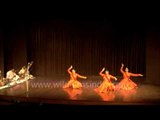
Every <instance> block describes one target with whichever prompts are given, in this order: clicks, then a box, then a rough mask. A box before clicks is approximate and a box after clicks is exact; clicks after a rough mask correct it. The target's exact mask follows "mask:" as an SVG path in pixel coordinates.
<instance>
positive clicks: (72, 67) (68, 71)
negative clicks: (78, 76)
mask: <svg viewBox="0 0 160 120" xmlns="http://www.w3.org/2000/svg"><path fill="white" fill-rule="evenodd" d="M72 68H73V66H72V65H71V66H70V67H69V68H68V70H67V71H68V73H69V74H71V73H72V72H71V71H70V70H71V69H72Z"/></svg>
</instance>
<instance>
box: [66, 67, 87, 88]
mask: <svg viewBox="0 0 160 120" xmlns="http://www.w3.org/2000/svg"><path fill="white" fill-rule="evenodd" d="M72 68H73V67H72V65H71V67H70V68H68V70H67V71H68V73H69V74H70V80H69V82H68V83H67V84H65V85H64V86H63V88H69V87H72V88H81V87H82V84H81V83H80V82H79V81H78V80H77V77H79V78H83V79H87V77H85V76H81V75H79V74H78V73H76V71H75V70H74V69H72ZM71 69H72V70H71Z"/></svg>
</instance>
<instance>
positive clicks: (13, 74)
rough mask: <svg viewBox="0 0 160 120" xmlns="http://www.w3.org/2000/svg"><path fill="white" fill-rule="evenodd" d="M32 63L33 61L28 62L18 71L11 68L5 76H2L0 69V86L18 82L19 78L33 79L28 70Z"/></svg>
mask: <svg viewBox="0 0 160 120" xmlns="http://www.w3.org/2000/svg"><path fill="white" fill-rule="evenodd" d="M32 64H33V61H32V62H29V63H28V64H27V66H23V67H22V68H21V69H20V70H19V71H18V72H17V71H16V70H15V69H11V70H9V71H8V72H7V73H6V77H3V76H2V74H1V71H0V87H2V86H5V85H12V84H16V83H20V81H21V80H23V81H24V80H29V79H33V78H34V77H33V75H31V74H30V71H29V70H30V68H31V66H32Z"/></svg>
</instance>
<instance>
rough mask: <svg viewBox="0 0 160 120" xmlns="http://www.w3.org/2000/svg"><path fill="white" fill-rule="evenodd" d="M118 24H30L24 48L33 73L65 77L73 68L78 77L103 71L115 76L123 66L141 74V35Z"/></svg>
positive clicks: (88, 21) (81, 21)
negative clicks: (31, 62)
mask: <svg viewBox="0 0 160 120" xmlns="http://www.w3.org/2000/svg"><path fill="white" fill-rule="evenodd" d="M112 24H113V25H112ZM115 24H116V23H115ZM122 24H123V25H122V26H114V23H109V22H107V21H102V20H90V19H89V20H88V19H87V20H77V19H76V20H74V21H73V20H72V21H71V20H54V21H47V22H46V21H43V22H39V23H36V24H33V23H32V24H30V26H29V28H28V31H27V36H28V41H27V42H28V47H27V48H28V59H29V60H33V61H34V62H35V64H34V70H33V71H35V74H36V75H42V76H52V75H55V74H58V75H59V74H66V69H67V68H68V67H69V66H70V65H73V66H74V67H75V69H76V70H77V71H78V72H79V73H82V74H87V75H98V72H99V71H100V70H101V69H102V67H106V68H107V69H108V70H109V71H110V72H111V73H112V74H115V75H119V73H120V72H119V68H120V66H121V63H124V64H125V65H126V66H128V67H129V68H130V70H131V71H133V72H140V73H143V74H144V73H145V39H146V38H145V37H146V36H145V33H141V32H139V31H138V30H139V28H136V27H135V28H134V29H133V26H132V29H133V30H132V29H131V28H129V27H128V26H127V25H126V24H125V23H122ZM119 27H121V28H119Z"/></svg>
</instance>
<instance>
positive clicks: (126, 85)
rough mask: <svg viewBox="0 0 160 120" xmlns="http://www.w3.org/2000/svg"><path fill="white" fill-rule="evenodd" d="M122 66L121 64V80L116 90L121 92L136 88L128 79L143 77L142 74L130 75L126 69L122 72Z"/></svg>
mask: <svg viewBox="0 0 160 120" xmlns="http://www.w3.org/2000/svg"><path fill="white" fill-rule="evenodd" d="M123 67H124V64H122V66H121V68H120V71H121V73H122V74H123V79H122V80H121V81H120V83H119V84H118V85H117V89H122V90H132V89H134V88H137V84H136V83H134V82H133V81H132V80H131V79H130V77H131V76H135V77H136V76H143V75H142V74H134V73H130V72H129V69H128V68H127V67H126V68H125V71H123Z"/></svg>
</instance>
